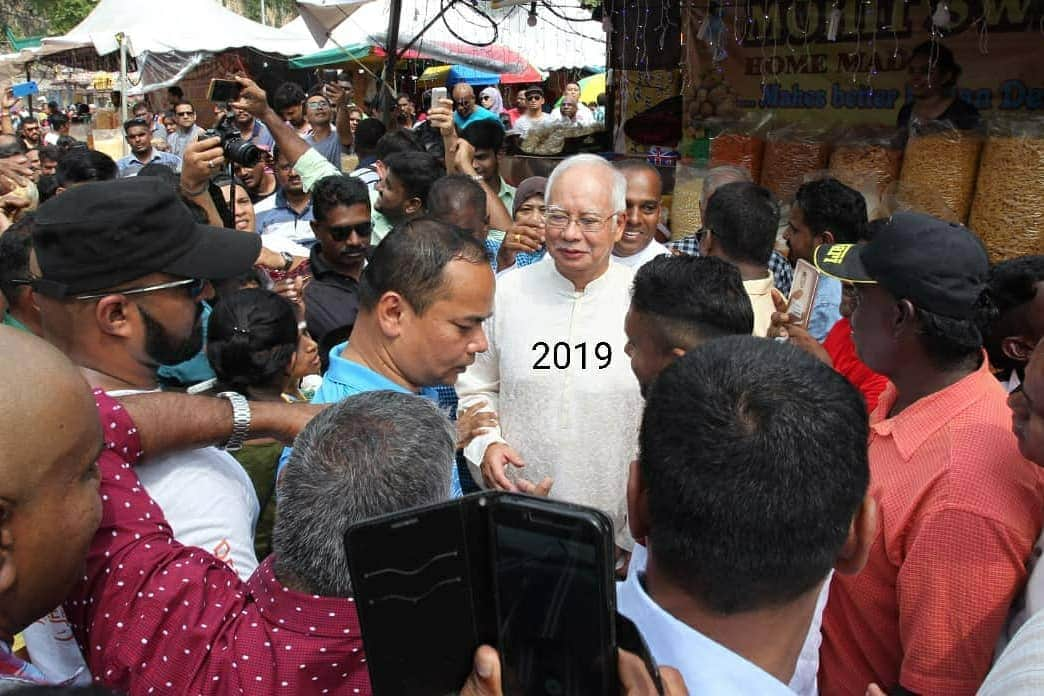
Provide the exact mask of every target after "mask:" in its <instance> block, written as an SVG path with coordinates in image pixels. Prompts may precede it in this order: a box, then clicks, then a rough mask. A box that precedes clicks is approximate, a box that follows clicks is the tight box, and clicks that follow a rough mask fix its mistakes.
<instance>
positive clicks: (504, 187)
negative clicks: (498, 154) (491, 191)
mask: <svg viewBox="0 0 1044 696" xmlns="http://www.w3.org/2000/svg"><path fill="white" fill-rule="evenodd" d="M516 190H517V189H516V188H515V187H514V186H511V185H510V184H508V182H506V181H504V177H500V190H499V191H497V198H500V199H503V198H504V197H505V196H514V195H515V191H516ZM510 208H511V206H508V209H509V210H510Z"/></svg>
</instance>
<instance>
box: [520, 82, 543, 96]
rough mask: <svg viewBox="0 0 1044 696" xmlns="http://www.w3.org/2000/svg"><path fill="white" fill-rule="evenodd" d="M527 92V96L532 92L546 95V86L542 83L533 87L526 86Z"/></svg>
mask: <svg viewBox="0 0 1044 696" xmlns="http://www.w3.org/2000/svg"><path fill="white" fill-rule="evenodd" d="M525 94H526V96H527V97H528V96H529V95H530V94H539V95H540V96H541V97H542V96H544V88H543V87H541V86H540V85H533V86H531V87H526V92H525Z"/></svg>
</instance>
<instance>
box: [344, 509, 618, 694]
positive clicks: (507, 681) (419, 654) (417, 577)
mask: <svg viewBox="0 0 1044 696" xmlns="http://www.w3.org/2000/svg"><path fill="white" fill-rule="evenodd" d="M611 530H612V526H611V523H610V522H609V520H608V518H607V517H605V515H603V514H602V513H601V512H598V511H596V510H591V509H589V508H584V507H580V506H575V505H569V504H566V503H561V502H558V501H549V500H546V499H543V498H531V497H529V496H522V495H517V494H510V493H502V492H496V491H484V492H481V493H476V494H474V495H469V496H464V497H463V498H459V499H457V500H453V501H449V502H446V503H440V504H438V505H433V506H430V507H427V508H421V509H416V510H410V511H406V512H402V513H396V514H394V515H388V516H385V517H380V518H377V519H374V520H368V521H366V522H363V523H361V524H358V525H354V526H353V527H351V528H350V529H349V530H348V533H347V534H346V537H345V545H346V550H347V553H348V564H349V569H350V572H351V577H352V588H353V590H354V592H355V601H356V607H357V609H358V612H359V622H360V625H361V626H362V635H363V644H364V646H365V649H366V661H367V665H368V667H369V671H370V682H371V684H372V686H373V693H374V694H375V695H376V696H385V695H386V694H387V695H397V694H405V695H406V696H414V695H416V696H428V695H430V694H445V693H455V692H456V691H458V690H459V689H460V687H461V685H463V684H464V682H465V680H466V679H467V677H468V675H469V674H470V672H471V668H472V660H473V657H474V653H475V649H476V648H477V647H478V646H479V645H483V644H485V645H492V646H494V647H496V648H497V650H498V652H499V653H500V658H501V663H502V665H503V670H502V674H503V680H504V682H503V683H504V693H505V694H509V695H513V694H518V695H524V696H528V695H529V694H541V695H544V694H585V695H586V694H590V695H591V696H599V695H601V694H604V695H606V696H608V695H609V694H615V693H616V692H617V669H616V664H617V663H616V642H615V622H614V617H615V613H616V609H615V607H616V595H615V586H614V583H613V564H612V558H613V548H612V547H613V541H612V531H611ZM436 646H437V649H433V648H435V647H436Z"/></svg>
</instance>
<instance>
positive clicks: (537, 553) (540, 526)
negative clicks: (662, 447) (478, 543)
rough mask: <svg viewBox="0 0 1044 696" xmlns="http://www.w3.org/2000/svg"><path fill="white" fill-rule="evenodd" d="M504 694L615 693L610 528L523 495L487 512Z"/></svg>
mask: <svg viewBox="0 0 1044 696" xmlns="http://www.w3.org/2000/svg"><path fill="white" fill-rule="evenodd" d="M491 513H492V520H491V521H492V525H491V534H492V536H493V539H492V542H493V564H494V565H493V567H494V588H495V594H496V611H497V633H498V646H499V649H500V660H501V665H502V667H503V669H502V675H503V683H504V692H505V693H512V694H523V695H524V696H545V695H547V694H611V693H613V691H614V690H615V689H616V686H617V669H616V638H615V633H616V629H615V615H616V589H615V581H614V578H613V556H614V555H613V542H612V523H611V522H610V521H609V519H608V518H607V517H606V516H605V515H604V514H603V513H601V512H599V511H597V510H592V509H588V508H581V507H578V506H572V505H565V504H563V503H559V502H555V501H548V500H546V499H541V498H531V497H528V496H517V497H516V496H508V497H503V498H499V499H498V500H497V501H496V504H495V505H493V506H491Z"/></svg>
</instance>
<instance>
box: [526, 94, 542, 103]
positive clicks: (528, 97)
mask: <svg viewBox="0 0 1044 696" xmlns="http://www.w3.org/2000/svg"><path fill="white" fill-rule="evenodd" d="M543 98H544V95H542V94H527V95H526V101H534V100H537V99H543Z"/></svg>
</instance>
